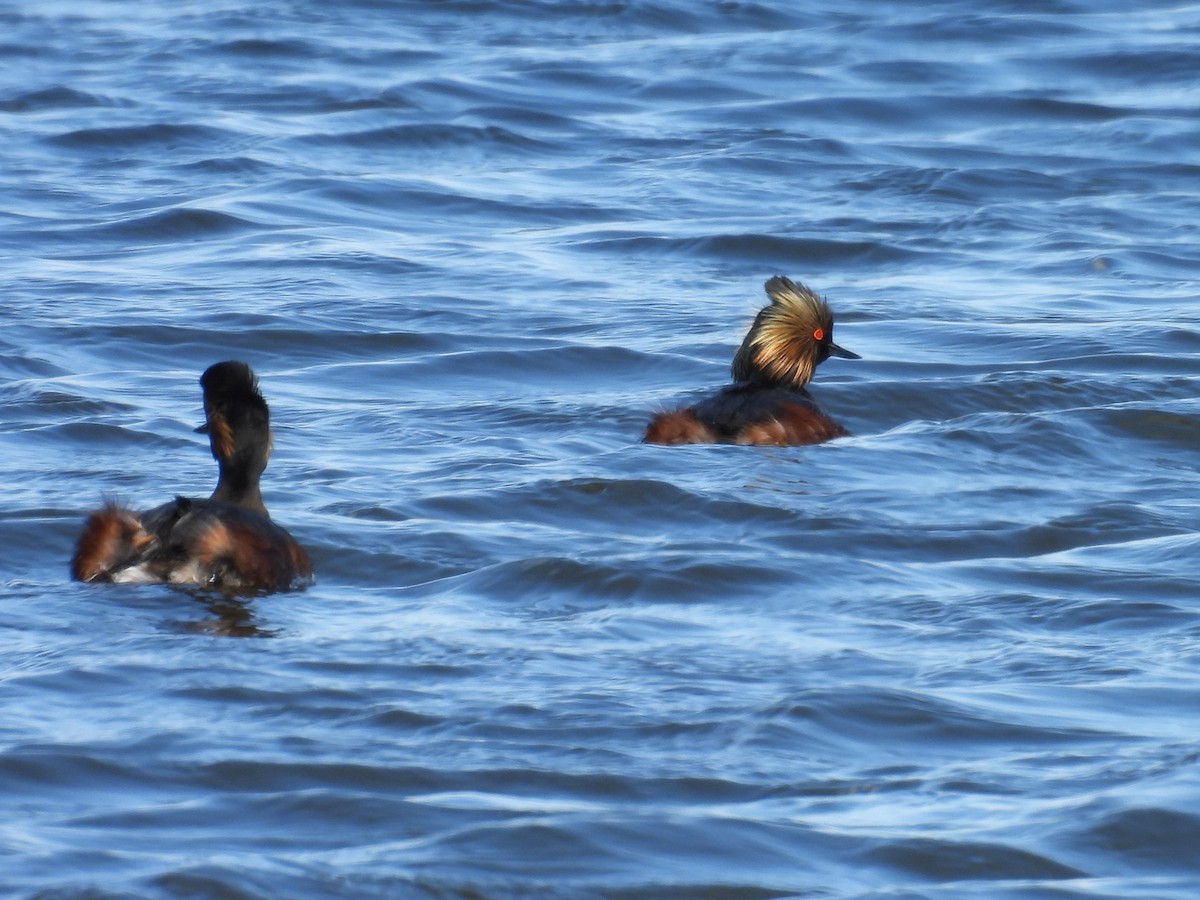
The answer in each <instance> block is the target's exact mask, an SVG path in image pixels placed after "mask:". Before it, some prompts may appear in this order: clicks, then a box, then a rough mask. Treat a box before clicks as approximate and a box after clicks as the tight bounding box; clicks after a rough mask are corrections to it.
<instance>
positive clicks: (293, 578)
mask: <svg viewBox="0 0 1200 900" xmlns="http://www.w3.org/2000/svg"><path fill="white" fill-rule="evenodd" d="M200 387H201V388H202V389H203V391H204V424H203V425H202V426H200V427H199V428H197V429H196V431H198V432H200V433H202V434H207V435H208V441H209V444H210V445H211V447H212V455H213V458H214V459H216V461H217V467H218V471H219V473H220V474H219V475H218V477H217V488H216V490H214V491H213V493H212V496H211V497H210V498H208V499H207V500H199V499H197V500H193V499H188V498H187V497H176V498H175V499H174V500H172V501H171V502H169V503H164V504H163V505H162V506H159V507H156V508H155V509H152V510H150V511H149V512H144V513H140V514H138V513H134V512H131V511H129V510H127V509H123V508H121V507H120V506H117V505H116V504H114V503H111V502H110V503H108V504H106V505H105V506H104V507H103V508H102V509H99V510H96V511H95V512H93V513H92V514H91V515H90V516H88V519H87V523H86V524H85V525H84V528H83V533H82V534H81V535H80V536H79V542H78V544H77V545H76V547H75V556H74V557H73V558H72V560H71V577H72V578H74V579H76V580H77V581H97V582H116V583H135V584H194V585H200V586H201V587H206V588H215V589H217V590H221V591H226V592H234V591H252V592H259V591H279V590H289V589H294V588H300V587H304V586H305V585H307V584H309V583H311V581H312V564H311V563H310V562H309V560H308V554H307V553H305V552H304V549H303V548H302V547H301V546H300V545H299V544H297V543H296V541H295V540H294V539H293V538H292V536H291V535H290V534H288V533H287V532H286V531H285V530H284V529H283V528H281V527H279V526H278V525H276V524H275V523H274V522H272V521H271V517H270V515H269V514H268V513H267V508H266V507H265V506H264V505H263V501H262V494H261V493H259V489H258V481H259V477H260V476H261V475H262V473H263V470H264V469H265V468H266V467H267V458H268V457H269V456H270V455H271V424H270V411H269V410H268V409H267V401H266V400H264V399H263V396H262V394H261V393H259V390H258V381H257V379H256V378H255V377H254V372H253V371H252V370H251V369H250V367H249V366H248V365H246V364H245V363H244V362H220V363H216V364H215V365H212V366H209V368H208V369H207V370H206V371H205V372H204V374H203V375H201V376H200Z"/></svg>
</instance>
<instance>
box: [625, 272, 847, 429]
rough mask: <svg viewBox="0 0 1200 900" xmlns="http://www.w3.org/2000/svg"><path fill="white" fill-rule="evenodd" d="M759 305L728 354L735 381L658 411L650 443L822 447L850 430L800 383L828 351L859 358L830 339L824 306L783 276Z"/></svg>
mask: <svg viewBox="0 0 1200 900" xmlns="http://www.w3.org/2000/svg"><path fill="white" fill-rule="evenodd" d="M766 290H767V296H768V297H769V298H770V300H771V302H770V304H769V305H768V306H765V307H763V309H762V310H760V311H759V313H758V315H757V316H756V317H755V319H754V324H753V325H751V326H750V331H749V332H748V333H747V334H746V338H745V340H743V341H742V345H741V347H739V348H738V351H737V353H736V354H735V355H734V357H733V366H732V373H733V381H734V383H733V384H731V385H729V386H727V387H724V388H722V389H721V390H719V391H718V392H717V393H715V394H713V395H712V396H711V397H708V398H706V399H704V400H702V401H700V402H699V403H697V404H695V405H694V406H689V407H685V408H681V409H676V410H672V411H668V412H661V413H658V414H657V415H655V416H654V417H653V419H651V421H650V424H649V425H648V426H647V428H646V434H645V437H644V438H643V440H644V441H645V442H646V443H648V444H743V445H752V444H753V445H769V446H779V447H782V446H794V445H800V444H820V443H823V442H824V441H828V440H830V439H832V438H835V437H842V436H843V435H845V434H847V433H848V432H847V431H846V429H844V428H843V427H842V426H841V425H839V424H838V423H837V422H835V421H833V419H831V418H829V417H828V416H827V415H825V413H823V412H822V411H821V409H820V407H818V406H817V404H816V402H815V401H814V400H813V399H812V397H811V396H810V395H809V393H808V391H807V390H806V388H805V386H806V385H807V384H808V382H809V381H810V380H811V379H812V377H813V372H814V371H815V370H816V368H817V366H819V365H820V364H821V363H823V362H824V361H825V360H827V359H828V358H829V357H830V356H840V357H842V358H843V359H861V357H860V356H859V355H858V354H856V353H851V352H850V351H849V350H845V349H843V348H841V347H839V346H838V345H837V344H835V343H834V342H833V312H832V311H831V310H830V309H829V304H828V303H826V302H825V301H824V300H822V299H821V298H820V297H818V296H817V295H816V294H814V293H813V292H812V291H810V290H809V289H808V288H806V287H805V286H804V285H802V284H796V283H795V282H793V281H790V280H789V279H787V278H784V277H783V276H782V275H776V276H775V277H774V278H772V279H770V280H769V281H768V282H767V283H766Z"/></svg>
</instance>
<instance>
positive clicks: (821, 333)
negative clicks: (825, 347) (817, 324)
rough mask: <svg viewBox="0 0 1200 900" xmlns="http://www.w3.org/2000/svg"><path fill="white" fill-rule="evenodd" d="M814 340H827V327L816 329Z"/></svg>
mask: <svg viewBox="0 0 1200 900" xmlns="http://www.w3.org/2000/svg"><path fill="white" fill-rule="evenodd" d="M813 340H814V341H823V340H825V329H824V328H818V329H817V330H816V331H814V332H813Z"/></svg>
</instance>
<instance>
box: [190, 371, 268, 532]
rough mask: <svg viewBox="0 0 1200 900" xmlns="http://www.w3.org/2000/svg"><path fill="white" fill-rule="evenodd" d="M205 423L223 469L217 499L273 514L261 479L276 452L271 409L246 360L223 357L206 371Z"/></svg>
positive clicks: (203, 377) (203, 379)
mask: <svg viewBox="0 0 1200 900" xmlns="http://www.w3.org/2000/svg"><path fill="white" fill-rule="evenodd" d="M200 387H201V388H202V389H203V390H204V424H203V425H201V426H200V427H199V428H197V429H196V431H198V432H200V433H201V434H207V435H208V442H209V445H210V446H211V447H212V455H213V459H215V460H216V461H217V466H218V467H219V470H220V475H219V477H218V479H217V488H216V490H215V491H213V495H212V499H214V500H220V501H221V502H223V503H232V504H235V505H237V506H243V507H245V508H247V509H252V510H254V511H255V512H259V513H262V514H263V515H266V514H267V509H266V507H265V506H263V502H262V494H260V493H259V488H258V480H259V478H260V477H261V476H262V473H263V470H264V469H266V467H267V459H268V458H269V457H270V455H271V414H270V411H269V410H268V409H267V401H266V400H264V399H263V396H262V394H261V393H259V390H258V379H256V378H255V377H254V372H253V370H252V369H251V368H250V367H249V366H248V365H246V364H245V363H244V362H237V361H229V362H219V363H216V364H215V365H212V366H209V367H208V368H207V369H206V370H205V372H204V374H203V375H201V376H200Z"/></svg>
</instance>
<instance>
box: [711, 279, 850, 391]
mask: <svg viewBox="0 0 1200 900" xmlns="http://www.w3.org/2000/svg"><path fill="white" fill-rule="evenodd" d="M765 287H766V291H767V296H768V297H769V298H770V300H771V305H770V306H766V307H764V308H763V309H762V310H761V311H760V312H759V314H758V317H757V318H755V320H754V324H753V325H752V326H751V327H750V333H749V334H747V335H746V339H745V340H744V341H742V346H741V348H740V349H739V350H738V352H737V355H736V356H735V357H734V360H733V377H734V379H735V380H737V381H752V380H755V379H758V380H764V381H767V382H770V383H772V384H783V385H788V386H790V387H796V388H801V387H804V385H806V384H808V382H809V381H811V380H812V376H813V370H814V369H816V367H817V364H818V363H820V362H821V361H822V360H823V359H824V355H823V354H822V352H821V350H822V346H823V343H822V342H823V341H824V340H825V339H826V338H827V337H828V335H830V334H832V332H833V313H832V312H830V310H829V304H827V303H826V302H825V301H824V300H822V299H821V298H820V297H818V296H817V295H816V294H814V293H813V292H812V291H810V290H809V289H808V288H806V287H805V286H804V285H802V284H796V283H795V282H793V281H791V280H790V279H788V278H785V277H784V276H782V275H776V276H775V277H774V278H772V279H770V280H769V281H768V282H767V283H766V285H765Z"/></svg>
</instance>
